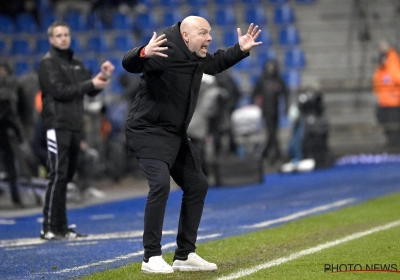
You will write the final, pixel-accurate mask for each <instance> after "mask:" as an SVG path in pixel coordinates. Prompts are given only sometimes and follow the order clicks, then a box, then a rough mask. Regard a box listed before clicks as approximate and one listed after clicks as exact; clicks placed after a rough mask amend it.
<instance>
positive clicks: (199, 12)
mask: <svg viewBox="0 0 400 280" xmlns="http://www.w3.org/2000/svg"><path fill="white" fill-rule="evenodd" d="M190 15H192V16H199V17H203V18H209V16H208V10H207V9H206V8H198V7H196V6H194V7H193V8H192V9H191V11H190Z"/></svg>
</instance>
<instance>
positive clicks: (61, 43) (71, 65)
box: [39, 21, 114, 240]
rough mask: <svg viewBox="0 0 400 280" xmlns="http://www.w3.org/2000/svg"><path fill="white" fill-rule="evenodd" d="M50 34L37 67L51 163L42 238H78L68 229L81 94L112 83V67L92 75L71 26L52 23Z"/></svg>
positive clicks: (91, 93) (79, 133) (104, 66)
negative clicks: (69, 187) (81, 57)
mask: <svg viewBox="0 0 400 280" xmlns="http://www.w3.org/2000/svg"><path fill="white" fill-rule="evenodd" d="M48 36H49V41H50V45H51V47H50V51H49V52H48V53H47V54H46V55H45V56H44V57H43V59H42V60H41V62H40V65H39V84H40V88H41V90H42V101H43V110H42V118H43V129H44V131H46V137H47V151H48V159H47V162H48V165H49V166H48V169H49V175H48V177H49V184H48V186H47V189H46V194H45V203H44V208H43V214H44V219H43V225H42V232H41V235H40V236H41V238H42V239H45V240H58V239H74V238H77V237H83V236H85V235H83V234H79V233H76V232H75V231H74V230H73V229H70V228H68V223H67V213H66V190H67V183H68V182H70V181H71V179H72V177H73V175H74V173H75V170H76V166H77V160H78V154H79V151H80V142H81V139H82V126H83V98H84V95H85V94H88V95H89V96H94V95H96V94H98V93H99V92H100V91H101V90H102V89H103V88H104V87H105V86H106V85H107V84H108V83H109V81H108V78H109V77H110V76H111V73H112V71H113V69H114V66H113V65H112V64H111V63H110V62H109V61H106V62H104V63H103V64H102V65H101V72H99V73H98V74H97V75H96V76H95V77H94V78H92V77H91V74H90V72H89V70H87V69H86V68H85V67H84V65H83V64H82V62H81V61H79V60H78V59H76V58H75V57H74V56H73V51H72V50H71V49H70V44H71V36H70V28H69V26H68V25H67V24H66V23H65V22H59V21H57V22H54V23H53V24H52V25H50V27H49V28H48Z"/></svg>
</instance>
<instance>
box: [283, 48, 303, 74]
mask: <svg viewBox="0 0 400 280" xmlns="http://www.w3.org/2000/svg"><path fill="white" fill-rule="evenodd" d="M284 64H285V68H296V69H302V68H304V67H305V65H306V59H305V55H304V51H303V50H302V49H301V48H300V47H294V48H291V49H287V50H286V52H285V61H284Z"/></svg>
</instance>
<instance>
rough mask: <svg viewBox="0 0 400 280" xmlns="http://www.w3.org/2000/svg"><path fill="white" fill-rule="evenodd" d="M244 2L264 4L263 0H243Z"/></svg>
mask: <svg viewBox="0 0 400 280" xmlns="http://www.w3.org/2000/svg"><path fill="white" fill-rule="evenodd" d="M242 2H243V3H244V4H246V5H260V4H262V0H242Z"/></svg>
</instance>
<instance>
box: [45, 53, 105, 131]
mask: <svg viewBox="0 0 400 280" xmlns="http://www.w3.org/2000/svg"><path fill="white" fill-rule="evenodd" d="M99 70H100V69H99ZM39 84H40V88H41V90H42V100H43V111H42V118H43V129H44V130H48V129H53V128H54V129H68V130H73V131H81V130H82V127H83V113H84V112H83V98H84V95H85V94H88V95H90V96H94V95H96V94H97V93H99V92H100V90H96V89H95V88H94V86H93V83H92V77H91V73H90V72H89V70H88V69H87V68H86V67H85V66H84V65H83V63H82V62H81V61H80V60H78V59H76V58H74V56H73V52H72V51H71V50H60V49H57V48H54V47H51V48H50V51H49V52H48V53H47V54H46V55H45V56H44V57H43V59H42V60H41V62H40V65H39Z"/></svg>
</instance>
